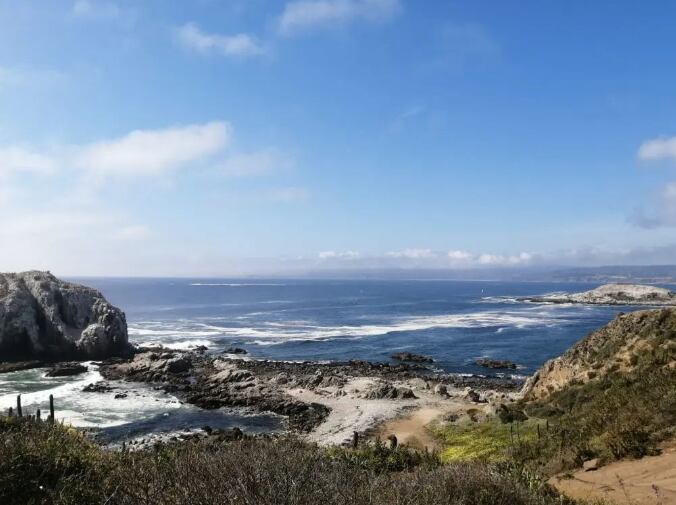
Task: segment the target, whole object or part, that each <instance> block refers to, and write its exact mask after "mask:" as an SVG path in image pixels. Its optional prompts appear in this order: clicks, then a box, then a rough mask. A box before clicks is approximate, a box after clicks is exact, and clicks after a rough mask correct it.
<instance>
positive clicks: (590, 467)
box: [582, 458, 601, 472]
mask: <svg viewBox="0 0 676 505" xmlns="http://www.w3.org/2000/svg"><path fill="white" fill-rule="evenodd" d="M599 466H601V465H600V460H599V459H598V458H594V459H590V460H589V461H585V462H584V463H583V464H582V468H583V469H584V471H585V472H593V471H594V470H598V469H599Z"/></svg>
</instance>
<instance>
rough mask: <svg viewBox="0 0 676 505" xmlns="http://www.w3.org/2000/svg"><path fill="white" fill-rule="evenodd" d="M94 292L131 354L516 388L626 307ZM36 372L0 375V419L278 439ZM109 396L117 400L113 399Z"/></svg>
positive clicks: (310, 291)
mask: <svg viewBox="0 0 676 505" xmlns="http://www.w3.org/2000/svg"><path fill="white" fill-rule="evenodd" d="M73 280H75V281H77V282H80V283H82V284H85V285H89V286H92V287H95V288H97V289H99V290H101V291H102V292H103V294H104V295H105V296H106V297H107V298H108V299H109V300H110V301H111V302H112V303H113V304H115V305H117V306H118V307H120V308H121V309H123V310H124V311H125V313H126V314H127V321H128V324H129V334H130V340H131V341H132V342H133V343H136V344H147V345H163V346H166V347H169V348H175V349H190V348H192V347H195V346H198V345H204V346H206V347H208V348H209V350H210V351H211V352H220V351H223V350H224V349H227V348H228V347H231V346H237V347H243V348H245V349H246V350H247V351H248V352H249V355H250V356H252V357H258V358H270V359H275V360H349V359H365V360H370V361H388V360H390V356H391V354H392V353H394V352H398V351H410V352H415V353H420V354H425V355H429V356H431V357H432V358H433V359H434V360H435V366H436V367H438V368H439V369H441V370H444V371H447V372H456V373H467V374H472V373H479V374H485V373H487V371H486V370H485V369H482V368H480V367H478V366H476V365H475V363H474V361H475V360H476V359H477V358H481V357H490V358H496V359H508V360H511V361H514V362H515V363H518V364H519V369H518V370H516V371H515V374H516V375H520V376H526V375H529V374H531V373H532V372H533V371H535V370H536V369H537V368H538V367H539V366H540V365H542V363H544V361H546V360H547V359H549V358H552V357H554V356H558V355H560V354H561V353H563V352H564V351H565V350H566V349H567V348H568V347H570V346H571V345H572V344H573V343H574V342H575V341H577V340H579V339H580V338H582V337H583V336H584V335H586V334H587V333H588V332H590V331H592V330H594V329H596V328H598V327H600V326H601V325H603V324H605V323H606V322H608V321H609V320H610V319H612V318H613V317H614V316H615V315H616V314H617V313H618V312H620V311H629V310H633V309H634V308H632V307H607V306H585V305H546V304H529V303H521V302H518V301H517V300H516V298H517V297H521V296H528V295H536V294H545V293H552V292H561V291H566V292H574V291H575V292H576V291H583V290H587V289H591V288H593V287H596V286H595V285H591V284H579V283H576V284H572V283H571V284H547V283H533V282H529V283H514V282H455V281H319V280H268V281H266V280H241V279H239V280H238V279H219V280H214V279H97V278H87V279H73ZM46 371H47V370H45V369H33V370H26V371H21V372H14V373H8V374H2V375H0V409H2V410H5V409H8V408H9V407H10V406H12V405H14V404H15V402H16V395H17V394H21V395H22V398H23V405H24V407H25V411H26V412H28V413H33V412H35V411H36V410H37V409H38V408H41V409H42V410H43V411H45V409H46V408H47V400H48V397H49V395H50V394H51V395H53V396H54V398H55V402H56V404H57V419H63V420H64V421H65V422H67V423H70V424H73V425H75V426H80V427H88V428H93V429H96V430H99V433H100V435H101V436H102V437H103V439H104V440H108V441H111V442H113V441H120V440H124V439H128V438H133V437H139V436H145V435H146V434H150V433H163V432H167V433H174V432H175V431H177V430H183V429H187V428H195V427H200V426H203V425H205V424H208V425H210V426H212V427H215V428H217V427H223V428H225V427H231V426H240V427H242V428H243V429H244V430H247V431H271V430H272V431H274V430H278V429H283V426H284V421H283V419H280V418H279V417H276V416H274V415H267V414H256V415H252V414H251V413H248V412H240V411H233V410H227V409H221V410H217V411H208V412H206V411H202V410H200V409H198V408H197V407H194V406H191V405H187V404H184V403H182V402H181V401H180V399H178V398H176V397H174V396H172V395H171V394H168V393H165V392H163V391H161V389H156V388H154V387H153V386H152V385H148V384H132V383H126V382H116V381H113V382H110V383H108V385H109V386H110V387H111V388H112V389H111V391H108V392H103V393H86V392H83V388H84V387H85V386H86V385H87V384H91V383H94V382H99V381H102V380H103V378H102V377H101V375H100V374H99V372H98V370H97V367H96V364H93V363H91V364H89V371H88V372H87V373H85V374H83V375H79V376H75V377H61V378H49V377H46ZM117 393H123V395H122V396H123V397H122V398H120V397H119V395H117Z"/></svg>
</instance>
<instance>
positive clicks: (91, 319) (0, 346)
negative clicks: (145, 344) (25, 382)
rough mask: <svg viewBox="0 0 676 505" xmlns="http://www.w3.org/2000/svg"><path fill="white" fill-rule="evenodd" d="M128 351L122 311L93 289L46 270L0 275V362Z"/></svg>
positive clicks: (89, 356) (101, 355)
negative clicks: (60, 277)
mask: <svg viewBox="0 0 676 505" xmlns="http://www.w3.org/2000/svg"><path fill="white" fill-rule="evenodd" d="M129 353H130V346H129V343H128V337H127V322H126V319H125V315H124V313H123V312H122V311H121V310H120V309H118V308H116V307H113V306H112V305H110V304H109V303H108V302H107V301H106V299H105V298H104V297H103V295H102V294H101V293H100V292H98V291H97V290H95V289H92V288H88V287H85V286H80V285H78V284H73V283H70V282H65V281H62V280H59V279H57V278H56V277H54V276H53V275H52V274H50V273H49V272H37V271H32V272H22V273H16V274H2V273H0V361H17V360H25V359H46V360H64V359H103V358H108V357H112V356H125V355H128V354H129Z"/></svg>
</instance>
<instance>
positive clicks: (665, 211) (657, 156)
mask: <svg viewBox="0 0 676 505" xmlns="http://www.w3.org/2000/svg"><path fill="white" fill-rule="evenodd" d="M637 158H638V159H639V160H641V161H645V162H656V161H663V160H667V161H676V137H658V138H655V139H650V140H647V141H645V142H643V144H641V146H640V147H639V149H638V153H637ZM629 221H630V222H631V223H633V224H635V225H636V226H640V227H641V228H660V227H676V182H669V183H667V184H666V185H664V186H663V187H662V188H661V189H660V190H659V191H658V193H657V195H656V197H655V198H653V199H651V202H650V203H649V204H648V205H645V206H643V207H640V208H638V209H636V210H635V211H634V213H633V215H631V216H630V217H629Z"/></svg>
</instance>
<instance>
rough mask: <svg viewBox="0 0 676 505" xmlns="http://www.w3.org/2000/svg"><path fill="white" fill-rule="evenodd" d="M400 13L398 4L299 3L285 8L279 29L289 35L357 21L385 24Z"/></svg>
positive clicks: (381, 0)
mask: <svg viewBox="0 0 676 505" xmlns="http://www.w3.org/2000/svg"><path fill="white" fill-rule="evenodd" d="M400 10H401V2H400V0H298V1H294V2H289V3H287V4H286V5H285V6H284V11H283V12H282V15H281V16H280V18H279V22H278V27H279V31H280V32H281V33H282V34H285V35H290V34H293V33H297V32H300V31H306V30H310V29H316V28H326V27H332V26H336V25H344V24H348V23H351V22H354V21H358V20H363V21H369V22H382V21H387V20H389V19H391V18H392V17H394V16H395V15H396V14H397V13H398V12H399V11H400Z"/></svg>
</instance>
